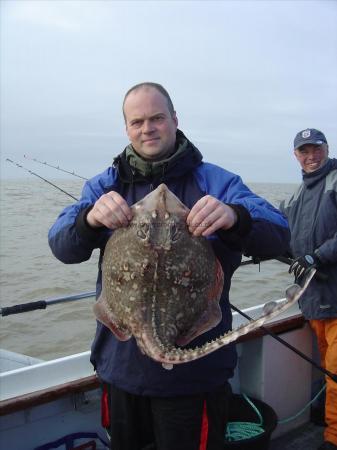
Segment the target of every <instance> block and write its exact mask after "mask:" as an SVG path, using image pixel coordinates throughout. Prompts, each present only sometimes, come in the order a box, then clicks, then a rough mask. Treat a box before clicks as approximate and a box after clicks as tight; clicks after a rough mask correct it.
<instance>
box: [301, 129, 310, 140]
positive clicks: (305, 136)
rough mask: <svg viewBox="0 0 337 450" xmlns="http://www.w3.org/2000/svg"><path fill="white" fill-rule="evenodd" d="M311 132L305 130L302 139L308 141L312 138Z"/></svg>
mask: <svg viewBox="0 0 337 450" xmlns="http://www.w3.org/2000/svg"><path fill="white" fill-rule="evenodd" d="M310 134H311V133H310V130H304V131H302V138H304V139H306V138H308V137H310Z"/></svg>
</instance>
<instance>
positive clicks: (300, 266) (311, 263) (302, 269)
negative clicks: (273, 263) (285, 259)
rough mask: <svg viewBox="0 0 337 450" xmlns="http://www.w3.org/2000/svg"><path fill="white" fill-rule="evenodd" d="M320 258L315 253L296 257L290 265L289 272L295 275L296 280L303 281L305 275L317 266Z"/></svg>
mask: <svg viewBox="0 0 337 450" xmlns="http://www.w3.org/2000/svg"><path fill="white" fill-rule="evenodd" d="M318 262H319V261H318V258H317V257H316V256H315V255H304V256H300V257H299V258H296V259H294V261H293V263H292V264H291V266H290V267H289V273H293V274H294V275H295V282H296V283H297V282H301V280H302V279H303V277H304V276H305V275H306V274H307V273H308V272H309V271H310V269H311V268H316V267H317V265H318Z"/></svg>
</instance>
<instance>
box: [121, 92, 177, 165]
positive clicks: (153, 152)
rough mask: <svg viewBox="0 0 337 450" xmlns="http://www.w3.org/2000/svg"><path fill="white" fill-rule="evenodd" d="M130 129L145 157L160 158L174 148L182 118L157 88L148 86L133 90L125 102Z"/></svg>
mask: <svg viewBox="0 0 337 450" xmlns="http://www.w3.org/2000/svg"><path fill="white" fill-rule="evenodd" d="M124 115H125V122H126V132H127V135H128V137H129V139H130V142H131V144H132V146H133V148H134V149H135V150H136V152H137V153H138V154H139V155H140V156H141V157H142V158H144V159H146V160H150V161H160V160H162V159H165V158H166V157H168V156H169V154H170V153H172V152H173V150H174V146H175V141H176V131H177V126H178V120H177V117H176V115H175V113H174V115H173V116H172V115H171V113H170V111H169V109H168V104H167V99H166V98H165V97H164V95H163V94H161V93H160V92H159V91H157V89H155V88H152V87H144V88H140V89H137V90H135V91H132V92H130V94H129V95H128V97H127V98H126V100H125V103H124Z"/></svg>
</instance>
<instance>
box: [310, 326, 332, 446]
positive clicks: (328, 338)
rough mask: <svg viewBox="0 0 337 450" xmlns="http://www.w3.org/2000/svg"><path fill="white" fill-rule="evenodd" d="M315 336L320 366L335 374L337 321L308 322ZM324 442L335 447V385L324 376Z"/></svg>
mask: <svg viewBox="0 0 337 450" xmlns="http://www.w3.org/2000/svg"><path fill="white" fill-rule="evenodd" d="M310 325H311V328H312V329H313V330H314V332H315V334H316V336H317V343H318V349H319V352H320V357H321V364H322V366H323V367H324V368H325V369H327V370H329V371H330V372H332V373H334V374H337V319H335V318H334V319H323V320H310ZM325 379H326V400H325V422H326V424H327V426H326V428H325V430H324V440H325V441H329V442H332V443H333V444H334V445H337V383H336V382H334V381H333V380H332V379H331V378H330V377H328V376H326V377H325Z"/></svg>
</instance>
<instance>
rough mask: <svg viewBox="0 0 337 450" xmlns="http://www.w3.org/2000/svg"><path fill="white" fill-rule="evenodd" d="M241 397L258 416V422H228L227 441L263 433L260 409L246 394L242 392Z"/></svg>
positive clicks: (239, 439)
mask: <svg viewBox="0 0 337 450" xmlns="http://www.w3.org/2000/svg"><path fill="white" fill-rule="evenodd" d="M242 396H243V398H244V399H245V400H246V401H247V402H248V403H249V404H250V406H251V407H252V408H253V410H254V411H255V413H256V415H257V416H258V418H259V423H255V422H228V424H227V429H226V434H225V439H226V441H228V442H232V441H241V440H242V439H250V438H253V437H255V436H258V435H259V434H262V433H264V431H265V430H264V428H263V427H262V425H263V418H262V415H261V413H260V411H259V410H258V409H257V407H256V406H255V405H254V403H253V402H252V401H251V400H250V399H249V398H248V397H247V395H246V394H242Z"/></svg>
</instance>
